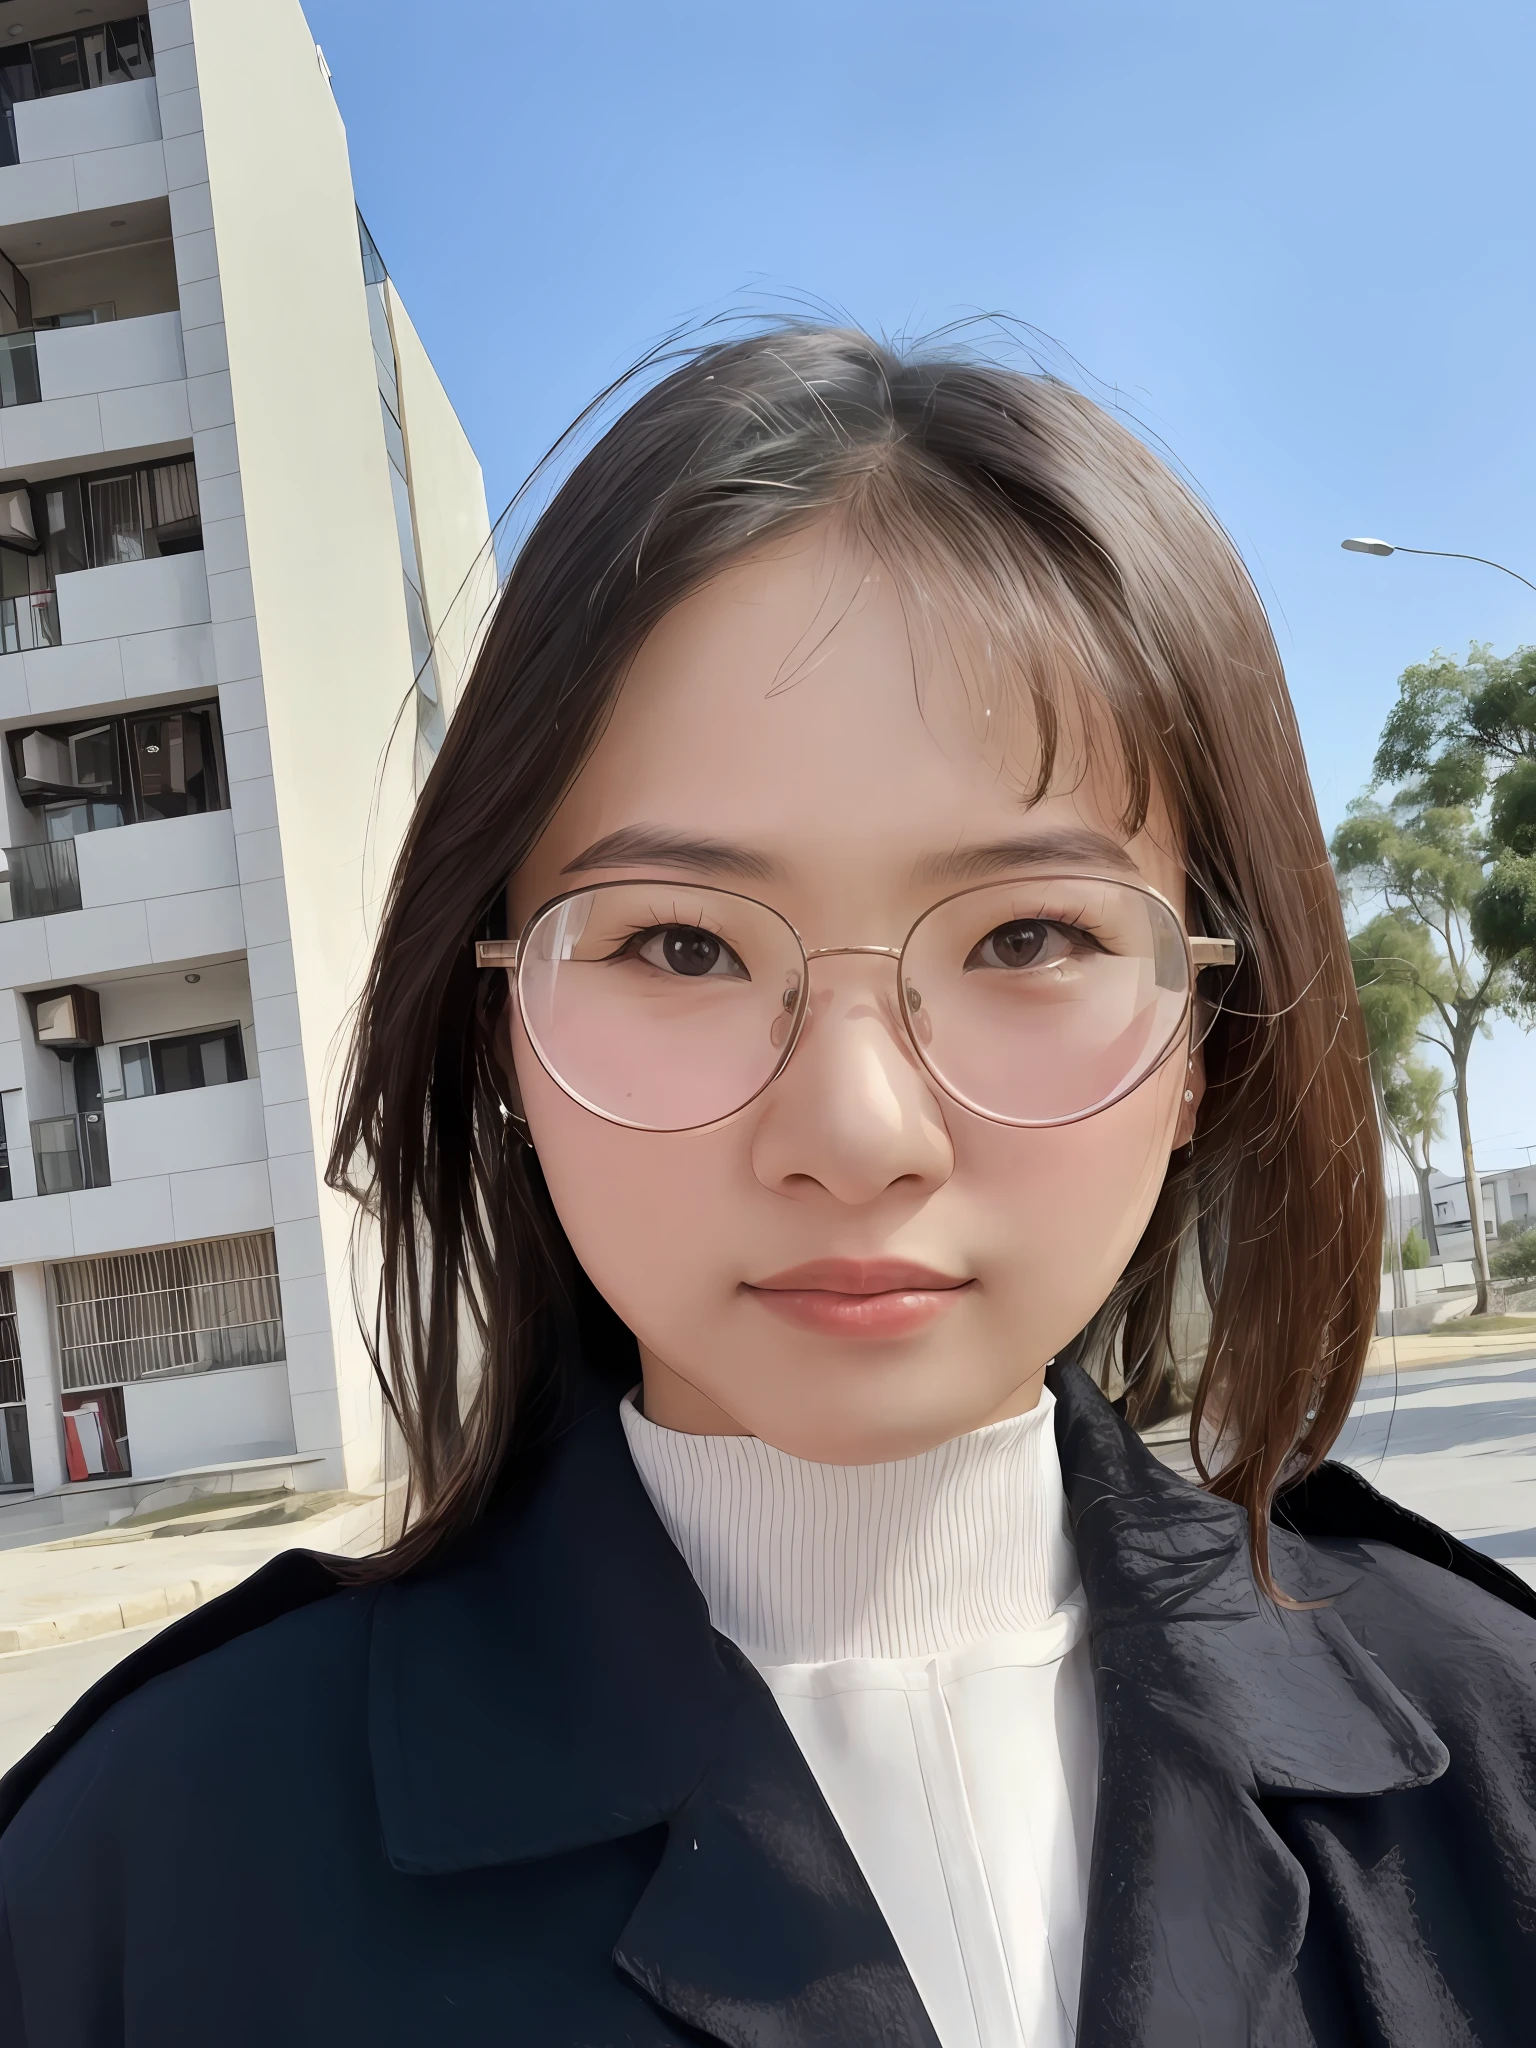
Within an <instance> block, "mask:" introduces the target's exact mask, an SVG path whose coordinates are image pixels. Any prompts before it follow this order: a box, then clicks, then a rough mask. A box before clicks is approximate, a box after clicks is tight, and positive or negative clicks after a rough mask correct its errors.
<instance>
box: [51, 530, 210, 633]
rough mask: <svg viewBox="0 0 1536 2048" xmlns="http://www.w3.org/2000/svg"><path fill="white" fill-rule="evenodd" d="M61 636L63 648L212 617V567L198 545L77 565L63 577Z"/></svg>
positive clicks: (198, 622)
mask: <svg viewBox="0 0 1536 2048" xmlns="http://www.w3.org/2000/svg"><path fill="white" fill-rule="evenodd" d="M58 593H59V638H60V639H61V641H62V642H63V643H64V644H63V647H61V648H57V649H54V650H51V651H53V652H56V653H63V652H64V650H65V649H66V648H68V647H70V646H72V645H73V644H74V643H75V642H77V641H82V640H104V639H107V638H114V639H115V638H116V637H117V636H118V635H119V634H129V635H132V634H138V633H163V632H167V631H169V630H171V629H173V628H175V627H177V626H197V625H204V624H206V623H207V622H208V616H209V609H210V606H209V596H208V569H207V564H206V562H205V560H204V558H203V556H202V554H200V553H198V552H197V551H196V550H194V551H193V552H192V553H191V554H186V555H161V556H159V557H157V558H156V559H155V560H154V561H150V562H114V563H113V564H112V565H111V566H110V567H109V568H105V569H77V570H75V571H74V573H73V574H72V575H68V576H61V577H60V578H59V580H58Z"/></svg>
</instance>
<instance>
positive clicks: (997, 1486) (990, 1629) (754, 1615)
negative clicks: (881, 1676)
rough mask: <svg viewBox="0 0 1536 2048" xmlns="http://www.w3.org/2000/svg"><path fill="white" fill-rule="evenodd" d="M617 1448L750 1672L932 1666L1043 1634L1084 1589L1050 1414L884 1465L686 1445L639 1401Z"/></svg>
mask: <svg viewBox="0 0 1536 2048" xmlns="http://www.w3.org/2000/svg"><path fill="white" fill-rule="evenodd" d="M637 1393H638V1389H637V1390H635V1392H632V1393H630V1394H628V1395H626V1396H625V1398H624V1402H623V1405H622V1408H621V1410H620V1413H621V1416H622V1419H623V1423H624V1433H625V1436H626V1437H627V1438H628V1441H629V1449H630V1455H631V1456H632V1457H633V1459H634V1461H635V1466H636V1469H637V1471H638V1472H639V1475H640V1480H641V1483H642V1484H643V1486H644V1487H645V1490H646V1493H647V1494H648V1495H649V1496H650V1500H651V1505H652V1506H653V1507H654V1508H655V1510H656V1512H657V1514H658V1515H659V1516H660V1518H661V1520H662V1523H663V1525H664V1526H665V1528H666V1531H667V1534H668V1535H669V1536H670V1537H671V1538H672V1541H673V1542H674V1543H675V1544H676V1545H677V1548H678V1549H679V1550H680V1551H681V1552H682V1555H683V1557H684V1559H685V1561H686V1563H687V1565H688V1568H689V1570H690V1571H691V1572H692V1573H693V1576H694V1578H695V1579H696V1580H697V1582H698V1584H699V1587H700V1590H701V1591H702V1592H703V1594H704V1597H705V1600H706V1601H707V1602H708V1605H709V1613H710V1619H711V1621H712V1622H713V1623H714V1625H715V1627H716V1628H717V1629H719V1631H720V1632H721V1634H722V1635H726V1636H729V1637H730V1639H731V1640H732V1642H734V1643H735V1644H736V1645H737V1646H738V1647H739V1648H740V1649H742V1650H743V1651H745V1653H746V1654H747V1656H749V1657H750V1658H751V1659H752V1660H753V1662H754V1663H756V1664H759V1665H778V1664H812V1663H827V1662H831V1661H833V1660H834V1659H839V1658H845V1657H928V1656H934V1655H936V1654H939V1653H941V1652H943V1651H947V1650H958V1649H963V1648H964V1647H965V1646H966V1645H967V1644H970V1643H975V1642H980V1641H981V1640H982V1639H983V1638H984V1637H987V1636H994V1635H1004V1634H1013V1633H1017V1632H1019V1631H1023V1630H1030V1629H1036V1628H1040V1627H1043V1626H1044V1625H1045V1624H1046V1623H1047V1622H1048V1621H1049V1620H1050V1619H1051V1617H1052V1615H1053V1614H1055V1613H1056V1611H1057V1610H1058V1609H1059V1608H1060V1607H1061V1605H1062V1604H1063V1602H1064V1601H1066V1600H1068V1599H1070V1598H1071V1597H1072V1595H1073V1594H1075V1593H1077V1592H1078V1591H1079V1580H1078V1574H1077V1559H1076V1556H1075V1554H1074V1551H1073V1548H1072V1541H1071V1537H1070V1535H1069V1533H1068V1525H1067V1514H1066V1502H1065V1498H1064V1495H1063V1492H1062V1483H1061V1467H1060V1463H1059V1461H1058V1459H1057V1454H1056V1440H1055V1433H1054V1430H1053V1427H1052V1421H1051V1417H1052V1411H1053V1409H1054V1408H1055V1397H1054V1396H1053V1395H1052V1393H1051V1392H1050V1390H1049V1389H1048V1388H1045V1389H1042V1391H1041V1395H1040V1400H1039V1403H1038V1404H1037V1405H1036V1406H1035V1407H1034V1408H1032V1409H1031V1410H1030V1411H1029V1413H1028V1414H1027V1415H1018V1416H1014V1417H1012V1418H1010V1419H1009V1420H1008V1421H1006V1422H994V1423H991V1424H989V1425H988V1426H987V1427H986V1428H985V1429H977V1430H972V1431H971V1432H970V1433H969V1434H968V1435H966V1436H960V1437H955V1438H953V1439H952V1440H951V1441H950V1442H948V1443H944V1444H938V1445H936V1446H935V1447H934V1448H933V1449H932V1450H930V1451H923V1452H922V1453H920V1454H919V1455H918V1456H917V1457H915V1458H903V1459H899V1460H897V1461H895V1462H893V1463H890V1464H885V1465H820V1464H813V1463H811V1462H809V1461H808V1460H806V1459H803V1458H792V1457H790V1456H788V1454H787V1453H785V1452H783V1451H777V1450H775V1449H773V1447H772V1446H771V1445H770V1444H765V1443H763V1442H762V1441H761V1439H760V1438H758V1437H753V1436H688V1435H684V1434H682V1433H681V1432H679V1431H676V1430H670V1429H662V1428H660V1427H658V1425H657V1424H656V1423H654V1422H651V1421H649V1420H648V1419H647V1418H646V1417H645V1416H644V1415H642V1414H641V1413H640V1412H639V1410H638V1408H637V1407H636V1405H635V1402H636V1396H637Z"/></svg>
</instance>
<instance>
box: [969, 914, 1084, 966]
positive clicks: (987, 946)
mask: <svg viewBox="0 0 1536 2048" xmlns="http://www.w3.org/2000/svg"><path fill="white" fill-rule="evenodd" d="M1092 944H1093V941H1092V940H1091V939H1089V937H1088V934H1087V933H1086V932H1081V931H1078V930H1077V929H1076V928H1075V927H1074V926H1070V925H1059V924H1052V923H1048V922H1047V921H1046V920H1045V919H1043V918H1033V917H1031V918H1019V919H1018V920H1017V921H1016V922H1015V923H1013V924H1000V925H999V926H998V927H997V929H996V930H995V931H990V932H988V933H987V936H986V937H985V938H984V939H982V940H981V941H980V942H979V944H977V945H975V946H973V947H972V948H971V950H970V953H969V955H968V956H967V959H966V963H965V965H966V969H967V971H968V972H969V970H970V969H972V968H975V967H991V968H1006V969H1010V970H1012V971H1014V972H1017V971H1018V970H1020V969H1021V968H1026V967H1054V966H1055V965H1056V964H1057V962H1058V961H1062V960H1069V959H1071V958H1072V957H1073V955H1074V954H1077V953H1080V952H1083V951H1085V950H1086V949H1087V947H1088V946H1091V945H1092Z"/></svg>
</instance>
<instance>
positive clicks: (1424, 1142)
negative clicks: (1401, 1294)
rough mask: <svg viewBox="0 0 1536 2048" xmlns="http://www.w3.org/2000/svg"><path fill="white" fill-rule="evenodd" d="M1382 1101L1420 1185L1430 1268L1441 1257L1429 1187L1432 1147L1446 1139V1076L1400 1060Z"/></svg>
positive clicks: (1422, 1063)
mask: <svg viewBox="0 0 1536 2048" xmlns="http://www.w3.org/2000/svg"><path fill="white" fill-rule="evenodd" d="M1381 1101H1382V1107H1383V1109H1384V1110H1385V1111H1386V1117H1387V1129H1388V1130H1389V1131H1390V1132H1391V1134H1392V1138H1393V1141H1394V1143H1395V1144H1396V1146H1397V1148H1398V1150H1399V1151H1400V1152H1401V1153H1402V1155H1403V1157H1404V1158H1405V1159H1406V1160H1407V1161H1408V1164H1409V1166H1411V1167H1412V1169H1413V1177H1414V1179H1415V1180H1416V1181H1417V1182H1418V1186H1419V1220H1420V1224H1421V1226H1422V1229H1423V1233H1424V1249H1425V1254H1426V1256H1425V1258H1424V1259H1423V1261H1422V1263H1423V1264H1424V1265H1428V1264H1429V1261H1430V1259H1438V1258H1439V1256H1440V1234H1439V1232H1438V1231H1437V1230H1436V1229H1435V1204H1434V1200H1433V1197H1432V1195H1431V1193H1430V1186H1429V1175H1430V1163H1431V1162H1430V1156H1429V1148H1430V1146H1431V1145H1433V1144H1434V1142H1435V1140H1436V1139H1437V1138H1443V1137H1444V1136H1445V1109H1444V1104H1445V1076H1444V1074H1442V1073H1441V1071H1440V1069H1439V1068H1438V1067H1436V1066H1432V1065H1431V1064H1430V1062H1429V1061H1428V1060H1425V1059H1419V1058H1417V1057H1414V1056H1410V1057H1408V1058H1407V1059H1404V1060H1401V1061H1399V1062H1398V1064H1397V1065H1396V1066H1395V1067H1394V1069H1393V1070H1392V1072H1391V1073H1389V1074H1388V1075H1387V1076H1386V1077H1385V1078H1384V1079H1383V1081H1382V1084H1381ZM1405 1263H1406V1261H1405Z"/></svg>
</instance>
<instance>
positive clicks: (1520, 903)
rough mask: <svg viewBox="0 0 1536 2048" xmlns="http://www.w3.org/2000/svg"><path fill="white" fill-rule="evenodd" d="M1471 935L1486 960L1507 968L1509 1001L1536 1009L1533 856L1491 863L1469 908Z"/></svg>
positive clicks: (1535, 857) (1510, 855)
mask: <svg viewBox="0 0 1536 2048" xmlns="http://www.w3.org/2000/svg"><path fill="white" fill-rule="evenodd" d="M1471 930H1472V938H1473V942H1474V943H1475V944H1476V945H1477V946H1478V947H1480V948H1481V950H1482V951H1483V953H1484V954H1486V956H1487V957H1488V958H1489V959H1490V960H1502V961H1504V962H1506V963H1507V967H1508V978H1509V982H1510V987H1511V994H1512V999H1513V1000H1516V1001H1518V1002H1519V1003H1520V1004H1521V1006H1522V1007H1524V1008H1527V1009H1530V1008H1536V854H1526V855H1524V856H1521V855H1518V854H1513V853H1508V854H1505V855H1503V856H1502V858H1500V859H1499V860H1496V861H1495V862H1494V864H1493V866H1492V867H1491V868H1490V869H1489V872H1488V879H1487V880H1486V881H1485V882H1484V884H1483V886H1482V888H1481V889H1480V890H1479V891H1478V895H1477V901H1476V902H1475V903H1474V904H1473V906H1472V924H1471Z"/></svg>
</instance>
